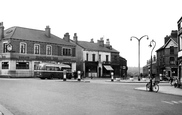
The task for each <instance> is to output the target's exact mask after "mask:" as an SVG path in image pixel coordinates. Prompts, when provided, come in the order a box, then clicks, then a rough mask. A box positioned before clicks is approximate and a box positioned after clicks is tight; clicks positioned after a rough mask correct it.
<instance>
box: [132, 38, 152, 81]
mask: <svg viewBox="0 0 182 115" xmlns="http://www.w3.org/2000/svg"><path fill="white" fill-rule="evenodd" d="M144 37H147V40H148V39H149V37H148V35H144V36H142V37H141V38H140V39H139V38H137V37H135V36H132V37H131V38H130V41H132V38H136V39H137V41H138V80H139V77H140V41H141V40H142V38H144Z"/></svg>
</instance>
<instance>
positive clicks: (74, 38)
mask: <svg viewBox="0 0 182 115" xmlns="http://www.w3.org/2000/svg"><path fill="white" fill-rule="evenodd" d="M73 40H74V41H75V43H78V37H77V33H74V36H73Z"/></svg>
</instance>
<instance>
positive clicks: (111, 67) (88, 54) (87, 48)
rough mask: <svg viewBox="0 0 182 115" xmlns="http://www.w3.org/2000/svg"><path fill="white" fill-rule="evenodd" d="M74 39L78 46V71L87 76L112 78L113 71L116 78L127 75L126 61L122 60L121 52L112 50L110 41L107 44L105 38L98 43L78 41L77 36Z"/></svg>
mask: <svg viewBox="0 0 182 115" xmlns="http://www.w3.org/2000/svg"><path fill="white" fill-rule="evenodd" d="M73 39H74V40H73V43H75V44H76V45H77V48H76V50H77V51H76V52H77V69H78V70H81V71H83V72H84V74H85V76H88V77H110V72H111V71H112V72H114V74H115V76H116V77H121V76H123V75H126V74H127V73H126V71H127V65H126V64H127V62H126V60H124V58H120V56H119V51H117V50H115V49H114V48H112V46H111V45H110V41H109V39H107V40H106V43H104V39H103V38H101V39H100V40H98V41H97V43H94V41H93V39H91V41H90V42H88V41H78V39H77V35H76V34H75V36H74V37H73ZM124 61H125V62H124ZM121 63H122V64H121ZM121 66H122V67H121ZM123 69H124V70H125V71H124V70H123Z"/></svg>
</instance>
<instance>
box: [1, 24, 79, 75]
mask: <svg viewBox="0 0 182 115" xmlns="http://www.w3.org/2000/svg"><path fill="white" fill-rule="evenodd" d="M69 39H70V38H69V34H68V33H66V34H65V35H64V37H63V39H62V38H60V37H57V36H55V35H53V34H52V33H51V28H50V27H49V26H46V28H45V30H37V29H30V28H24V27H11V28H8V29H7V30H4V26H3V23H0V47H1V49H0V69H1V72H0V74H1V76H6V77H7V76H9V77H33V76H34V70H36V68H37V65H38V64H39V63H41V62H50V63H67V64H69V65H70V66H71V67H72V71H74V70H76V53H75V51H76V45H74V44H72V43H70V42H69Z"/></svg>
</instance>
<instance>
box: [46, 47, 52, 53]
mask: <svg viewBox="0 0 182 115" xmlns="http://www.w3.org/2000/svg"><path fill="white" fill-rule="evenodd" d="M46 54H47V55H52V46H51V45H47V46H46Z"/></svg>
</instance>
